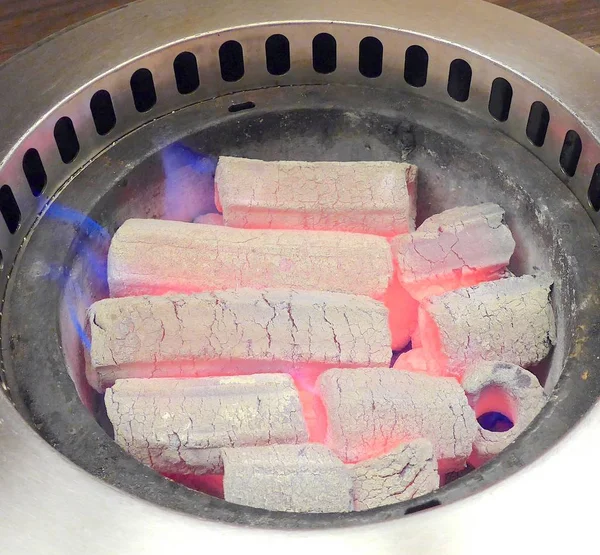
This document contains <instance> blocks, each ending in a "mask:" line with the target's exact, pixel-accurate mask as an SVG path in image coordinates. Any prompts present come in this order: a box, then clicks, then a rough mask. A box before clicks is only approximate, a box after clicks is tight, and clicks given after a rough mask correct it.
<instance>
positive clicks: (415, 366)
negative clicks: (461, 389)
mask: <svg viewBox="0 0 600 555" xmlns="http://www.w3.org/2000/svg"><path fill="white" fill-rule="evenodd" d="M429 366H430V365H429V364H428V357H427V355H426V353H425V350H424V349H421V348H417V349H411V350H410V351H406V353H402V354H401V355H400V356H399V357H398V358H397V359H396V362H394V369H396V370H404V371H406V372H422V373H424V374H429V373H432V375H437V374H435V373H434V372H435V370H436V369H432V372H430V371H429Z"/></svg>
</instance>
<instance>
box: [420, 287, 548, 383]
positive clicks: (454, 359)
mask: <svg viewBox="0 0 600 555" xmlns="http://www.w3.org/2000/svg"><path fill="white" fill-rule="evenodd" d="M551 285H552V280H551V279H550V278H549V277H548V276H539V277H533V276H523V277H515V278H506V279H501V280H498V281H493V282H489V283H482V284H480V285H476V286H474V287H470V288H466V289H459V290H456V291H452V292H449V293H446V294H444V295H440V296H439V297H432V298H431V299H428V300H426V301H424V302H423V303H422V304H421V307H420V308H419V327H420V329H421V334H422V341H423V346H424V348H426V350H427V351H428V353H429V354H432V355H433V358H434V359H435V360H437V361H440V364H442V365H444V366H445V368H446V370H445V372H446V373H448V374H453V375H457V376H460V375H461V374H462V372H463V370H464V368H465V366H467V365H469V364H472V363H475V362H478V361H482V360H503V361H506V362H510V363H513V364H518V365H519V366H524V367H527V366H530V365H531V364H534V363H537V362H539V361H541V360H542V359H543V358H545V357H546V355H548V353H549V352H550V349H551V347H552V345H553V344H554V343H555V341H556V328H555V321H554V313H553V311H552V306H551V304H550V287H551ZM428 317H429V318H431V320H433V323H434V324H435V326H436V327H437V329H438V330H439V334H438V333H437V332H436V335H439V345H438V344H437V342H438V338H437V337H434V338H432V337H431V335H430V334H424V329H425V328H426V327H428V326H429V324H428V323H427V321H428ZM424 323H425V324H424ZM429 323H430V322H429Z"/></svg>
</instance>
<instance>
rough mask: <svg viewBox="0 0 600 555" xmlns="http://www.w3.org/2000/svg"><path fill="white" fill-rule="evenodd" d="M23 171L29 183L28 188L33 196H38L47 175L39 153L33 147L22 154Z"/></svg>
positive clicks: (46, 181) (46, 179) (46, 180)
mask: <svg viewBox="0 0 600 555" xmlns="http://www.w3.org/2000/svg"><path fill="white" fill-rule="evenodd" d="M23 173H24V174H25V178H26V179H27V183H29V188H30V189H31V193H32V194H33V196H34V197H39V196H40V195H41V194H42V191H43V190H44V187H45V186H46V183H48V176H47V175H46V170H45V169H44V164H43V163H42V159H41V158H40V153H39V152H38V151H37V150H36V149H35V148H30V149H29V150H28V151H27V152H26V153H25V154H24V155H23Z"/></svg>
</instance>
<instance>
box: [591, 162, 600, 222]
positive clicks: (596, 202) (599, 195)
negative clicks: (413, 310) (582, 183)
mask: <svg viewBox="0 0 600 555" xmlns="http://www.w3.org/2000/svg"><path fill="white" fill-rule="evenodd" d="M588 200H589V201H590V204H591V206H592V208H593V209H594V210H595V211H596V212H599V211H600V164H598V165H597V166H596V167H595V168H594V173H593V175H592V179H591V181H590V187H589V189H588Z"/></svg>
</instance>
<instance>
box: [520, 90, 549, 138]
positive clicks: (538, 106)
mask: <svg viewBox="0 0 600 555" xmlns="http://www.w3.org/2000/svg"><path fill="white" fill-rule="evenodd" d="M549 124H550V112H549V111H548V108H547V107H546V105H545V104H544V103H543V102H540V101H536V102H534V103H533V104H532V105H531V110H530V111H529V119H528V120H527V128H526V130H525V133H526V134H527V138H528V139H529V140H530V141H531V142H532V144H534V145H535V146H543V144H544V141H545V140H546V132H547V131H548V125H549Z"/></svg>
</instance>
